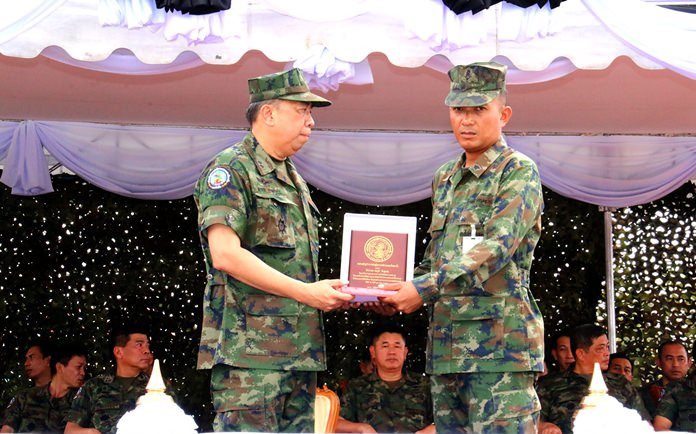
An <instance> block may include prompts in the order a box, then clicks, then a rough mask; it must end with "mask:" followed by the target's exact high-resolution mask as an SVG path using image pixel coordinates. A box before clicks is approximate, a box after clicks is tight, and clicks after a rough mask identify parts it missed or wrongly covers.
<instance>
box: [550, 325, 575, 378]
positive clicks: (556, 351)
mask: <svg viewBox="0 0 696 434" xmlns="http://www.w3.org/2000/svg"><path fill="white" fill-rule="evenodd" d="M551 357H553V360H554V361H555V362H556V368H557V369H556V370H558V371H561V372H563V371H565V370H566V369H568V367H569V366H570V365H572V364H573V362H575V357H573V351H572V350H571V349H570V333H568V332H562V333H560V334H558V335H556V336H554V337H553V338H552V340H551Z"/></svg>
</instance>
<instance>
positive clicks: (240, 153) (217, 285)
mask: <svg viewBox="0 0 696 434" xmlns="http://www.w3.org/2000/svg"><path fill="white" fill-rule="evenodd" d="M194 199H195V201H196V205H197V206H198V225H199V231H200V238H201V244H202V247H203V255H204V257H205V263H206V268H207V271H208V276H207V277H208V283H207V286H206V291H205V297H204V301H203V327H202V336H201V343H200V348H199V353H198V368H199V369H209V368H212V367H213V366H214V365H216V364H226V365H230V366H235V367H239V368H254V369H276V370H302V371H319V370H323V369H325V366H326V362H325V354H324V352H325V348H324V347H325V346H324V330H323V325H322V318H321V313H320V312H319V311H318V310H317V309H314V308H312V307H310V306H307V305H305V304H303V303H299V302H297V301H295V300H293V299H290V298H286V297H279V296H276V295H273V294H269V293H267V292H265V291H261V290H259V289H256V288H253V287H251V286H249V285H246V284H244V283H242V282H240V281H238V280H236V279H234V278H233V277H232V276H229V275H228V274H226V273H224V272H221V271H219V270H216V269H215V268H213V266H212V260H211V256H210V248H209V245H208V237H207V229H208V228H209V227H210V226H211V225H213V224H223V225H226V226H228V227H230V228H231V229H232V230H233V231H234V232H235V233H236V234H237V236H239V238H240V240H241V244H242V247H243V248H245V249H247V250H249V251H250V252H251V253H253V254H254V255H256V256H257V257H258V258H259V259H261V260H262V261H263V262H265V263H266V264H268V265H269V266H270V267H272V268H274V269H276V270H278V271H280V272H281V273H283V274H285V275H287V276H290V277H292V278H295V279H297V280H300V281H303V282H314V281H316V279H317V276H318V273H317V269H318V257H319V232H318V229H317V221H318V218H319V211H318V210H317V208H316V206H315V205H314V203H313V202H312V199H311V197H310V195H309V190H308V188H307V184H306V183H305V182H304V180H303V179H302V177H300V175H299V174H298V173H297V170H296V169H295V166H294V165H293V164H292V162H291V161H290V159H285V160H284V161H278V160H275V159H273V158H271V156H270V155H268V153H266V151H265V150H264V149H263V147H262V146H261V145H260V144H259V143H258V142H257V141H256V139H255V138H254V137H253V136H252V135H251V134H248V135H247V136H246V137H245V138H244V140H243V141H242V142H241V143H237V144H235V145H233V146H231V147H229V148H227V149H226V150H224V151H222V152H221V153H220V154H218V155H217V156H216V157H215V158H214V159H213V161H212V162H211V163H210V164H209V165H208V166H207V168H206V169H205V170H204V171H203V173H202V175H201V177H200V179H199V181H198V184H197V185H196V189H195V193H194Z"/></svg>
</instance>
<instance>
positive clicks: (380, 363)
mask: <svg viewBox="0 0 696 434" xmlns="http://www.w3.org/2000/svg"><path fill="white" fill-rule="evenodd" d="M369 349H370V354H371V356H372V360H373V363H374V365H375V368H376V370H375V371H373V372H372V373H369V374H367V375H363V376H361V377H358V378H355V379H353V380H351V381H350V382H349V383H348V388H347V389H346V391H345V393H344V394H343V395H342V396H341V419H339V421H338V424H337V425H336V432H353V433H355V432H363V433H364V432H380V433H412V432H420V433H423V434H425V433H434V432H435V425H433V414H432V413H433V407H432V405H433V404H432V400H431V398H430V383H429V381H428V378H427V377H424V376H423V375H420V374H416V373H413V372H404V371H403V366H404V362H405V361H406V355H407V354H408V348H407V347H406V342H405V340H404V333H403V331H402V329H401V328H400V327H398V326H395V325H385V326H383V327H380V328H378V329H377V331H376V332H375V333H374V334H373V339H372V344H371V345H370V348H369Z"/></svg>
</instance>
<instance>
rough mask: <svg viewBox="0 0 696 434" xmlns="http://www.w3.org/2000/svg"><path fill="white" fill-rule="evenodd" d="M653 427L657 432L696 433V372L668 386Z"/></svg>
mask: <svg viewBox="0 0 696 434" xmlns="http://www.w3.org/2000/svg"><path fill="white" fill-rule="evenodd" d="M653 425H654V426H655V431H667V430H670V429H671V430H672V431H686V432H696V372H693V373H692V374H691V375H689V376H688V377H686V379H684V380H681V381H673V382H671V383H669V384H668V385H667V388H666V390H665V396H663V397H662V400H661V401H660V404H659V406H658V407H657V412H656V413H655V420H654V421H653Z"/></svg>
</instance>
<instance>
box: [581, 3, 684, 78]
mask: <svg viewBox="0 0 696 434" xmlns="http://www.w3.org/2000/svg"><path fill="white" fill-rule="evenodd" d="M583 2H584V3H585V5H586V6H587V8H588V9H589V10H590V11H592V13H594V14H595V16H597V18H598V19H599V20H600V21H601V22H602V23H604V25H605V26H606V27H607V28H608V29H610V30H611V31H612V32H613V33H614V34H616V35H617V36H618V37H619V38H621V39H622V40H623V41H624V42H625V43H626V44H627V45H629V46H631V47H633V48H635V49H636V50H638V51H639V52H641V53H643V54H644V55H645V56H647V57H649V58H651V59H652V60H654V61H655V62H657V63H659V64H661V65H663V66H664V67H665V68H669V69H672V70H674V71H676V72H679V73H680V74H683V75H686V76H687V77H690V78H694V79H696V18H694V15H693V14H687V13H683V12H679V11H674V10H671V9H665V8H662V7H659V6H656V5H654V4H648V3H645V2H642V1H640V0H611V1H606V0H583Z"/></svg>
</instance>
